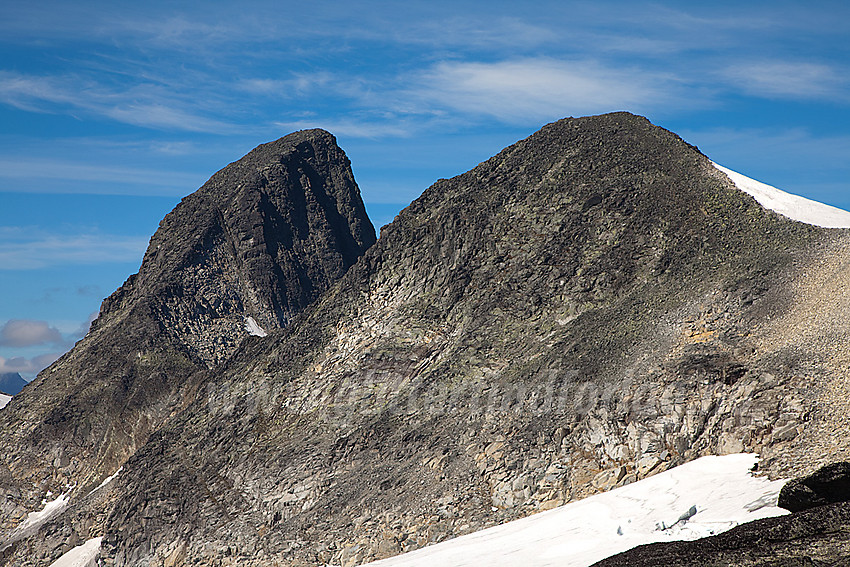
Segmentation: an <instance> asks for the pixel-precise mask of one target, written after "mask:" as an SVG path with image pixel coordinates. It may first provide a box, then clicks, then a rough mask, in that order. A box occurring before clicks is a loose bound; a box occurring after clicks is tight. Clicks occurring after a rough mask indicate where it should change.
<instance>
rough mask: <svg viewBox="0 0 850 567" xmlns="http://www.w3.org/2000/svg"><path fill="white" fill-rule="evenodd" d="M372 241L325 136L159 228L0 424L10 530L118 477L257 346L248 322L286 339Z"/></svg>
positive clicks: (196, 201)
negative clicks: (64, 498) (72, 493)
mask: <svg viewBox="0 0 850 567" xmlns="http://www.w3.org/2000/svg"><path fill="white" fill-rule="evenodd" d="M374 242H375V231H374V228H373V227H372V224H371V223H370V221H369V219H368V217H367V215H366V211H365V208H364V206H363V202H362V200H361V198H360V193H359V189H358V187H357V184H356V183H355V181H354V177H353V174H352V172H351V167H350V163H349V161H348V158H347V157H346V156H345V153H344V152H343V151H342V150H341V149H340V148H339V147H338V146H337V144H336V140H335V139H334V137H333V136H332V135H331V134H329V133H327V132H325V131H322V130H307V131H302V132H297V133H294V134H291V135H289V136H286V137H284V138H281V139H279V140H277V141H275V142H271V143H268V144H264V145H262V146H259V147H258V148H256V149H254V150H253V151H252V152H250V153H249V154H248V155H246V156H245V157H244V158H242V159H241V160H239V161H237V162H235V163H232V164H230V165H228V166H227V167H225V168H224V169H222V170H221V171H219V172H218V173H216V174H215V175H214V176H213V177H212V178H211V179H210V180H209V181H208V182H207V183H205V184H204V186H203V187H201V188H200V189H199V190H198V191H196V192H195V193H193V194H191V195H189V196H188V197H186V198H184V199H183V200H182V202H181V203H180V204H179V205H178V206H177V207H176V208H175V209H174V210H173V211H172V212H171V213H169V214H168V215H167V216H166V217H165V218H164V219H163V221H162V222H161V223H160V228H159V230H157V232H156V234H154V235H153V237H152V238H151V242H150V245H149V247H148V250H147V252H146V253H145V256H144V260H143V261H142V265H141V267H140V269H139V272H138V273H137V274H135V275H133V276H131V277H130V278H129V279H128V280H127V282H126V283H125V284H124V285H123V286H122V287H121V288H120V289H118V290H117V291H116V292H115V293H113V294H112V295H111V296H110V297H109V298H107V299H106V300H104V302H103V305H102V307H101V313H100V316H99V317H98V319H97V321H95V323H94V324H93V325H92V328H91V331H90V332H89V334H88V335H87V336H86V337H85V338H84V339H83V340H82V341H80V342H79V343H78V344H77V345H76V346H75V348H74V349H73V350H72V351H70V352H69V353H67V354H66V355H65V356H63V357H62V358H61V359H60V360H59V361H57V362H56V363H55V364H53V365H52V366H51V367H50V368H48V369H46V370H45V371H44V372H42V373H41V375H40V376H39V377H38V379H37V380H36V381H35V382H34V383H33V384H32V385H31V386H29V387H28V388H27V389H26V390H25V392H24V393H23V394H21V395H20V396H19V397H16V398H15V400H14V401H13V403H12V404H10V406H9V407H7V408H5V409H4V410H3V412H2V414H0V421H2V427H3V431H4V432H6V434H5V435H4V439H3V441H2V444H3V447H2V451H0V453H2V456H0V459H2V461H3V464H2V467H0V468H2V471H0V472H2V473H3V475H4V478H5V480H6V481H8V482H5V481H4V484H3V489H4V490H5V491H6V494H5V495H6V499H5V501H4V503H3V504H2V507H3V512H4V515H3V518H4V520H3V521H4V525H5V526H8V525H10V524H14V523H15V522H16V521H18V520H19V519H20V514H22V513H23V511H24V510H34V509H37V508H38V507H39V502H40V499H41V497H42V496H43V494H42V493H43V492H44V491H45V490H46V489H47V488H51V489H52V490H53V491H54V492H55V493H57V494H58V493H60V492H62V491H64V490H65V489H64V488H63V487H64V486H65V485H72V484H74V483H77V484H78V486H79V489H80V490H82V488H83V487H85V486H87V485H88V483H95V482H97V481H99V479H100V478H103V476H105V475H106V474H110V473H112V472H114V471H115V469H117V468H118V466H119V465H120V464H122V463H123V462H124V461H125V460H126V459H127V457H129V456H130V455H131V454H133V453H134V452H135V451H136V449H137V448H138V447H140V446H142V445H143V444H144V443H145V442H146V440H147V438H148V436H149V435H150V434H151V433H152V432H153V431H156V429H157V428H158V427H159V426H160V425H161V424H162V423H163V421H164V420H166V419H168V418H169V417H170V416H172V415H174V414H175V413H176V412H178V411H180V409H181V408H182V405H183V404H184V402H185V396H186V392H187V390H188V391H190V390H191V389H192V388H194V387H197V385H198V383H199V380H202V379H203V378H202V377H203V376H205V374H204V371H209V370H210V369H213V368H215V367H216V366H217V365H219V364H220V363H221V362H222V361H224V360H226V359H227V358H228V357H229V356H230V355H231V354H232V353H233V352H234V350H235V349H236V348H238V346H239V345H240V343H241V342H242V341H243V340H245V339H246V338H249V337H250V335H249V332H248V330H247V329H246V323H247V321H248V318H249V317H250V318H251V319H253V321H254V322H255V323H256V324H257V325H259V327H261V328H262V329H264V330H265V331H266V332H269V333H271V332H273V331H275V330H277V329H280V328H282V327H285V326H286V325H287V324H288V323H289V322H290V321H291V320H292V318H293V317H294V316H295V315H296V314H297V313H298V312H300V311H301V310H303V309H304V308H305V307H306V306H307V305H309V304H310V303H311V302H312V301H314V300H315V299H316V298H317V297H318V296H319V295H320V294H321V293H322V292H324V291H325V290H326V289H327V288H328V287H329V286H330V285H331V284H332V283H333V282H334V281H336V280H337V279H339V278H340V277H341V276H342V275H343V274H344V273H345V272H346V270H348V268H349V267H350V266H351V265H352V264H354V263H355V262H356V261H357V259H358V258H359V257H360V256H361V255H362V254H363V252H364V251H365V250H366V249H367V248H369V246H371V245H372V244H373V243H374ZM193 375H195V376H196V378H195V379H192V378H191V377H192V376H193ZM190 397H191V396H190ZM34 486H35V488H34Z"/></svg>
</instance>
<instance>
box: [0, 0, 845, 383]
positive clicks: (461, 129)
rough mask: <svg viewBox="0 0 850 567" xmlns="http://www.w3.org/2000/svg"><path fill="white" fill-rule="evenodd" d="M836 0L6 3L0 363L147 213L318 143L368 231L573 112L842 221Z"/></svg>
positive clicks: (14, 367)
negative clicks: (326, 147)
mask: <svg viewBox="0 0 850 567" xmlns="http://www.w3.org/2000/svg"><path fill="white" fill-rule="evenodd" d="M848 38H850V8H848V7H847V5H845V4H844V3H842V2H816V1H815V2H808V3H800V2H782V1H771V2H706V3H702V4H700V5H697V6H694V7H692V6H691V5H690V4H686V3H682V2H663V1H662V2H640V1H620V2H606V1H596V2H566V1H559V2H527V3H516V2H486V3H485V2H464V1H460V0H456V1H453V2H442V1H436V0H435V1H429V2H421V3H400V2H399V3H391V2H321V1H319V2H315V1H314V2H288V1H283V2H241V3H239V4H238V5H237V4H236V3H225V2H147V3H144V4H142V3H122V2H114V1H112V2H92V1H87V0H80V1H78V2H67V1H65V2H49V1H48V2H38V3H33V4H30V5H27V4H26V3H23V2H11V0H0V297H2V300H0V372H5V371H21V372H22V374H24V375H25V377H27V378H32V377H33V375H34V373H35V372H36V371H37V370H39V369H40V368H42V367H44V366H45V365H46V364H48V363H49V361H50V360H52V359H54V358H55V357H56V356H58V355H59V353H61V352H63V351H64V350H66V349H67V348H69V347H70V346H71V345H72V344H73V342H74V341H75V340H77V339H78V338H79V337H80V336H81V334H82V333H84V332H85V329H86V328H87V322H88V320H89V318H90V316H91V315H92V314H93V313H95V312H96V311H97V309H98V307H99V305H100V301H101V300H102V299H103V297H105V296H107V295H108V294H109V293H111V292H112V291H113V290H114V289H115V288H116V287H118V286H119V285H120V284H121V283H122V282H123V281H124V279H125V278H126V277H127V276H128V275H130V274H131V273H133V272H135V271H137V270H138V267H139V262H140V260H141V257H142V254H143V252H144V248H145V246H146V244H147V241H148V239H149V237H150V235H151V234H152V233H153V231H154V230H156V227H157V225H158V222H159V220H160V219H161V218H162V217H163V216H164V215H165V214H166V213H167V212H168V211H169V210H170V209H171V208H172V207H173V206H174V205H175V204H176V203H177V202H178V201H179V200H180V198H181V197H183V196H184V195H186V194H188V193H190V192H192V191H194V190H195V189H197V187H199V186H200V185H201V184H203V182H204V181H205V180H206V179H207V178H208V177H209V176H210V175H212V173H214V172H215V171H216V170H218V169H220V168H221V167H223V166H224V165H226V164H227V163H229V162H231V161H234V160H236V159H238V158H239V157H241V156H242V155H243V154H245V153H246V152H248V151H249V150H250V149H252V148H253V147H255V146H256V145H258V144H260V143H263V142H267V141H269V140H273V139H276V138H278V137H280V136H282V135H285V134H287V133H289V132H291V131H293V130H297V129H301V128H307V127H323V128H326V129H328V130H330V131H331V132H333V133H334V134H335V135H336V136H337V138H338V140H339V142H340V145H341V146H342V147H343V148H344V149H345V150H346V152H347V153H348V155H349V157H350V158H351V160H352V164H353V168H354V173H355V176H356V177H357V180H358V182H359V184H360V187H361V190H362V192H363V197H364V200H365V201H366V204H367V207H368V209H369V212H370V215H371V216H372V219H373V222H374V223H375V225H376V226H381V225H383V224H386V223H387V222H389V221H391V220H392V217H393V216H394V215H395V213H396V212H397V211H398V210H400V209H401V208H403V207H404V206H406V205H407V204H408V203H409V202H410V201H411V200H412V199H414V198H415V197H416V196H418V195H419V194H420V193H421V192H422V190H424V189H425V188H426V187H427V186H428V185H430V184H431V183H433V182H434V181H435V180H436V179H437V178H440V177H451V176H453V175H456V174H458V173H461V172H463V171H466V170H467V169H469V168H471V167H473V166H475V165H476V164H477V163H479V162H480V161H482V160H484V159H487V158H488V157H490V156H491V155H493V154H495V153H496V152H498V151H499V150H500V149H501V148H503V147H504V146H506V145H508V144H511V143H513V142H515V141H516V140H518V139H520V138H523V137H525V136H527V135H529V134H531V133H532V132H534V131H535V130H537V129H539V128H540V126H542V125H543V124H545V123H547V122H550V121H553V120H556V119H558V118H562V117H564V116H583V115H587V114H598V113H602V112H608V111H614V110H630V111H632V112H635V113H639V114H643V115H646V116H648V117H649V118H650V119H651V120H652V121H653V122H655V123H656V124H659V125H661V126H664V127H666V128H668V129H670V130H673V131H675V132H677V133H678V134H680V135H681V136H682V137H684V138H685V139H686V140H687V141H688V142H690V143H693V144H696V145H698V146H699V147H700V149H701V150H702V151H703V152H704V153H705V154H706V155H708V156H709V157H711V158H712V159H713V160H715V161H716V162H718V163H721V164H723V165H725V166H727V167H729V168H731V169H734V170H736V171H739V172H741V173H744V174H746V175H749V176H750V177H754V178H756V179H759V180H760V181H764V182H766V183H770V184H771V185H774V186H776V187H779V188H781V189H784V190H786V191H790V192H793V193H797V194H800V195H804V196H807V197H810V198H813V199H816V200H819V201H823V202H826V203H829V204H833V205H836V206H840V207H842V208H848V209H850V41H848Z"/></svg>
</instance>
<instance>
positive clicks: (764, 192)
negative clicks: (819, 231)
mask: <svg viewBox="0 0 850 567" xmlns="http://www.w3.org/2000/svg"><path fill="white" fill-rule="evenodd" d="M712 163H713V162H712ZM713 165H714V167H716V168H717V169H719V170H720V171H722V172H723V173H725V174H726V175H727V176H728V177H729V179H731V180H732V182H733V183H734V184H735V185H736V186H737V187H738V189H740V190H741V191H743V192H744V193H746V194H748V195H751V196H752V197H753V198H754V199H755V200H756V201H758V203H759V204H760V205H761V206H762V207H764V208H765V209H770V210H771V211H776V212H777V213H779V214H780V215H782V216H784V217H788V218H789V219H791V220H795V221H800V222H804V223H806V224H812V225H815V226H821V227H824V228H850V212H847V211H845V210H842V209H839V208H837V207H832V206H830V205H824V204H823V203H818V202H817V201H812V200H810V199H806V198H805V197H799V196H797V195H792V194H790V193H786V192H785V191H781V190H779V189H777V188H776V187H771V186H770V185H767V184H765V183H762V182H761V181H756V180H755V179H750V178H749V177H746V176H744V175H741V174H740V173H737V172H734V171H732V170H731V169H727V168H725V167H723V166H722V165H717V164H716V163H713Z"/></svg>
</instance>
